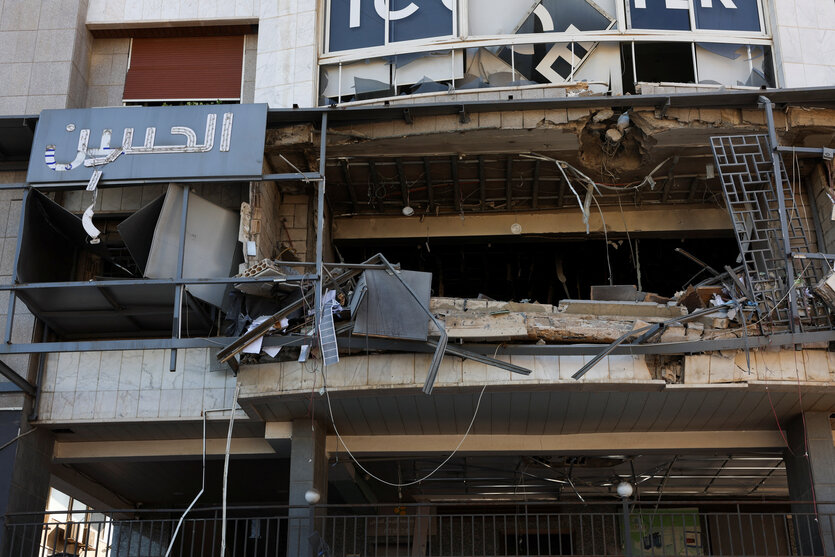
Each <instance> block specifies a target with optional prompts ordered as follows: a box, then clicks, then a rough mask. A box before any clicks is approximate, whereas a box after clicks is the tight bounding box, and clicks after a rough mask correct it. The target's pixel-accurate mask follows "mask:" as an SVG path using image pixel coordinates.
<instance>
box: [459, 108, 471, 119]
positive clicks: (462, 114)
mask: <svg viewBox="0 0 835 557" xmlns="http://www.w3.org/2000/svg"><path fill="white" fill-rule="evenodd" d="M458 121H459V122H461V123H462V124H469V123H470V115H469V114H467V107H465V106H463V105H462V106H461V108H460V109H459V110H458Z"/></svg>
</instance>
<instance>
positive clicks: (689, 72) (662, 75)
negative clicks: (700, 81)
mask: <svg viewBox="0 0 835 557" xmlns="http://www.w3.org/2000/svg"><path fill="white" fill-rule="evenodd" d="M621 52H622V54H623V60H624V64H623V76H624V79H623V88H624V92H630V93H634V92H635V89H634V84H635V83H637V82H649V83H659V82H667V83H695V81H696V72H695V69H694V67H693V45H692V44H691V43H631V44H623V45H622V46H621ZM635 74H637V75H635Z"/></svg>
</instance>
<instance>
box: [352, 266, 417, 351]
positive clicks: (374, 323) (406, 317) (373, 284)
mask: <svg viewBox="0 0 835 557" xmlns="http://www.w3.org/2000/svg"><path fill="white" fill-rule="evenodd" d="M400 276H401V277H402V278H403V280H404V281H405V282H406V284H408V285H409V287H410V288H411V289H412V290H414V292H415V293H416V294H417V295H418V297H419V298H420V299H421V304H422V305H423V307H427V308H428V307H429V296H430V290H431V287H432V273H420V272H417V271H401V273H400ZM365 280H366V284H367V287H368V293H367V294H366V296H365V299H364V300H363V302H362V303H361V304H360V307H359V309H358V311H357V316H356V322H355V324H354V334H356V335H369V336H376V337H384V338H403V339H411V340H426V338H427V335H428V331H429V316H428V315H427V314H426V312H425V311H424V310H423V308H422V307H421V304H418V303H417V302H416V301H415V300H414V298H412V296H411V295H410V294H409V292H408V291H407V290H406V288H404V287H403V285H402V284H401V283H400V281H399V280H397V277H395V276H392V275H389V274H388V272H387V271H381V270H369V271H365Z"/></svg>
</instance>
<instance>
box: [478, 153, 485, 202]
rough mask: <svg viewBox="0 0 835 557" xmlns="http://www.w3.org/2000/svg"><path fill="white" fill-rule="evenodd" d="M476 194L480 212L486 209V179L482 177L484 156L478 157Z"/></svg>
mask: <svg viewBox="0 0 835 557" xmlns="http://www.w3.org/2000/svg"><path fill="white" fill-rule="evenodd" d="M478 193H479V198H480V201H481V211H482V212H483V211H484V210H485V209H486V208H487V178H486V176H485V175H484V156H482V155H479V156H478Z"/></svg>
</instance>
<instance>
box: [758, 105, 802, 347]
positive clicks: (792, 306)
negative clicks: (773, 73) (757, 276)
mask: <svg viewBox="0 0 835 557" xmlns="http://www.w3.org/2000/svg"><path fill="white" fill-rule="evenodd" d="M759 102H760V106H762V108H763V109H764V110H765V118H766V122H767V124H768V142H769V147H771V162H772V164H773V165H774V187H775V189H776V190H777V191H776V193H777V208H778V212H779V215H780V230H781V232H782V234H783V251H784V255H785V261H786V288H787V289H788V292H787V295H788V297H789V331H790V332H794V330H795V328H796V327H797V326H798V325H799V322H798V317H797V291H796V290H795V287H794V265H793V263H792V248H791V238H790V237H789V223H788V220H787V217H786V199H785V192H784V191H783V168H782V163H783V161H782V159H781V158H780V153H779V151H778V150H777V148H778V147H779V142H778V140H777V131H776V130H775V129H774V113H773V112H772V107H771V100H770V99H768V97H762V96H761V97H759Z"/></svg>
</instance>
